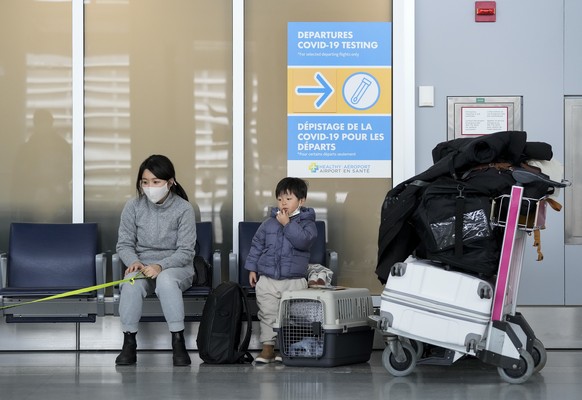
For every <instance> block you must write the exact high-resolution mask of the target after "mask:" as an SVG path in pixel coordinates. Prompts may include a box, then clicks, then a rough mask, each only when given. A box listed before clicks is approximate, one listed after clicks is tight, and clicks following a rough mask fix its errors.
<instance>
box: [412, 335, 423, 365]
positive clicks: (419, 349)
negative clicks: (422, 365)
mask: <svg viewBox="0 0 582 400" xmlns="http://www.w3.org/2000/svg"><path fill="white" fill-rule="evenodd" d="M409 341H410V345H411V346H412V348H413V349H414V351H415V352H416V359H417V360H420V359H421V358H422V353H424V343H422V342H421V341H419V340H415V339H409Z"/></svg>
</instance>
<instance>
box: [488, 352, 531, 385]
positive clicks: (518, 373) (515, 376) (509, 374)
mask: <svg viewBox="0 0 582 400" xmlns="http://www.w3.org/2000/svg"><path fill="white" fill-rule="evenodd" d="M533 371H534V360H533V357H532V355H531V354H529V353H528V352H527V351H526V350H524V349H520V350H519V362H518V363H517V366H516V368H505V369H504V368H501V367H498V368H497V372H498V373H499V376H501V378H502V379H503V380H504V381H505V382H509V383H524V382H525V381H527V380H528V379H529V377H530V376H531V375H532V374H533Z"/></svg>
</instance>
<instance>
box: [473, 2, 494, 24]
mask: <svg viewBox="0 0 582 400" xmlns="http://www.w3.org/2000/svg"><path fill="white" fill-rule="evenodd" d="M496 15H497V6H496V5H495V2H494V1H476V2H475V22H495V17H496Z"/></svg>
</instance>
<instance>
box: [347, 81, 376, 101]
mask: <svg viewBox="0 0 582 400" xmlns="http://www.w3.org/2000/svg"><path fill="white" fill-rule="evenodd" d="M371 84H372V82H371V81H370V80H369V79H367V78H362V81H361V82H360V85H359V86H358V88H357V89H356V91H355V92H354V94H353V96H352V98H351V99H350V101H351V103H352V104H358V103H359V102H360V100H362V97H363V96H364V94H365V93H366V90H368V88H369V87H370V85H371Z"/></svg>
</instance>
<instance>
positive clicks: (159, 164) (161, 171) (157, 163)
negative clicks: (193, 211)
mask: <svg viewBox="0 0 582 400" xmlns="http://www.w3.org/2000/svg"><path fill="white" fill-rule="evenodd" d="M146 169H147V170H149V171H150V172H151V173H152V174H154V176H155V177H156V178H158V179H163V180H165V181H169V180H170V179H172V178H173V179H174V185H172V186H171V187H170V191H172V192H174V193H176V194H177V195H178V196H180V197H181V198H183V199H184V200H186V201H188V195H187V194H186V191H185V190H184V188H183V187H182V186H181V185H180V184H179V183H178V181H177V180H176V171H175V170H174V164H172V162H171V161H170V159H169V158H168V157H166V156H162V155H160V154H153V155H151V156H149V157H148V158H146V159H145V160H144V161H143V162H142V163H141V165H140V166H139V171H138V173H137V182H136V183H135V188H136V190H137V193H138V195H141V194H142V191H141V177H142V175H143V172H144V171H145V170H146Z"/></svg>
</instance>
